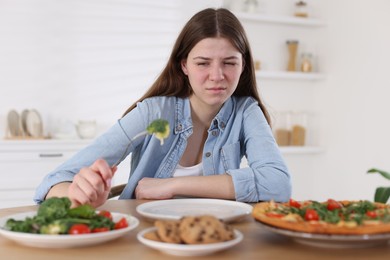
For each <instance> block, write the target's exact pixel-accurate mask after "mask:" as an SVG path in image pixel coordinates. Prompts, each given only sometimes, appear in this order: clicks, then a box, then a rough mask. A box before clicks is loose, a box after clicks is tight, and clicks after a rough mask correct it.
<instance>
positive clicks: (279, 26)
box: [234, 12, 326, 154]
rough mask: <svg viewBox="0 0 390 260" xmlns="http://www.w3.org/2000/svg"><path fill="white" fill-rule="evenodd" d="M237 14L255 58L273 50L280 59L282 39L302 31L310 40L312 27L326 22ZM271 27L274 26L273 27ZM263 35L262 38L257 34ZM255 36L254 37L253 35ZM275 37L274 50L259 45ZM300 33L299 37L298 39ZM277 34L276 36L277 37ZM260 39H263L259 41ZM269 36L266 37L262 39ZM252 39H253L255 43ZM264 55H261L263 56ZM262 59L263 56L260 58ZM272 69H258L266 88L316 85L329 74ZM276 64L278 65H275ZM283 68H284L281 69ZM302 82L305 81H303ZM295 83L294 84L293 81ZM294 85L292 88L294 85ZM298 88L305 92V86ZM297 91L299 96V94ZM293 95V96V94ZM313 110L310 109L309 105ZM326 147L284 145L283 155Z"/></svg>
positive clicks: (310, 19) (270, 15)
mask: <svg viewBox="0 0 390 260" xmlns="http://www.w3.org/2000/svg"><path fill="white" fill-rule="evenodd" d="M234 13H235V15H236V16H237V17H238V18H239V19H240V21H241V22H242V23H243V25H244V27H245V29H246V31H247V33H248V36H250V38H249V39H250V40H251V46H252V49H253V53H254V58H255V59H256V55H255V53H258V54H260V53H262V54H265V53H266V52H268V53H269V52H274V54H275V55H271V56H269V57H268V58H269V59H270V60H272V61H273V60H279V61H280V60H281V59H280V57H278V56H277V55H276V53H278V54H279V55H280V53H281V50H280V48H281V47H282V45H283V44H284V43H281V42H280V41H286V40H287V39H288V38H291V37H292V35H294V30H299V33H298V35H299V36H303V37H304V39H307V37H308V36H310V34H311V33H312V32H313V31H312V30H317V29H321V28H322V27H324V26H326V23H325V21H323V20H321V19H315V18H310V17H305V18H302V17H295V16H292V15H291V16H286V15H277V14H262V13H245V12H234ZM270 26H272V29H270ZM258 35H261V37H258ZM251 36H252V37H251ZM272 36H275V37H276V38H277V39H276V40H275V39H273V40H274V41H276V42H278V43H277V44H274V45H273V46H271V47H273V48H272V49H271V48H267V50H266V51H264V50H260V51H259V49H260V48H263V49H264V48H266V47H265V46H266V45H262V44H263V43H264V41H268V40H271V38H273V37H272ZM299 36H298V39H299ZM275 37H274V38H275ZM259 38H260V40H259ZM263 39H266V40H263ZM252 41H253V42H252ZM299 41H300V40H299ZM260 56H261V55H260ZM260 60H261V59H260ZM271 67H273V68H271V69H269V68H266V69H262V68H261V69H260V70H257V71H256V79H257V80H259V81H261V84H259V85H261V86H263V88H266V87H267V83H268V82H270V81H283V83H282V84H284V85H289V84H290V83H291V85H294V86H296V85H302V84H310V85H312V86H314V85H315V84H316V83H317V82H319V81H323V80H325V79H326V75H325V74H323V73H320V72H318V71H316V70H314V71H312V72H300V71H286V70H285V69H284V66H281V65H280V64H279V66H271ZM275 67H276V68H275ZM281 67H283V69H280V68H281ZM300 82H303V83H302V84H301V83H300ZM293 83H295V84H293ZM294 86H293V87H294ZM299 91H303V90H302V89H301V90H299ZM299 91H297V95H299ZM291 98H294V97H293V96H292V97H291ZM309 111H310V108H309ZM324 150H325V149H324V148H322V147H317V146H307V144H305V146H281V151H282V153H283V154H317V153H321V152H323V151H324Z"/></svg>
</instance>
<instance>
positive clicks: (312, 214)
mask: <svg viewBox="0 0 390 260" xmlns="http://www.w3.org/2000/svg"><path fill="white" fill-rule="evenodd" d="M319 219H320V217H319V216H318V213H317V211H316V210H315V209H307V210H306V212H305V220H308V221H310V220H319Z"/></svg>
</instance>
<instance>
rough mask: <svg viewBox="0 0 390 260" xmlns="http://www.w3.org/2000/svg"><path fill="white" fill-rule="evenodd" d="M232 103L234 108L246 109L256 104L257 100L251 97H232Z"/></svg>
mask: <svg viewBox="0 0 390 260" xmlns="http://www.w3.org/2000/svg"><path fill="white" fill-rule="evenodd" d="M232 101H233V103H234V104H235V106H236V107H247V106H250V105H257V104H258V102H257V100H256V99H254V98H253V97H251V96H232Z"/></svg>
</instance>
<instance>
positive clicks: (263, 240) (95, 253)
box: [0, 200, 390, 260]
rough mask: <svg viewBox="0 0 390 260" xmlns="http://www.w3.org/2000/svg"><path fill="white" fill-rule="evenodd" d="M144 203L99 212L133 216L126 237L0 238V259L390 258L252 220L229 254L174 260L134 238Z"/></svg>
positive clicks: (383, 250) (242, 225)
mask: <svg viewBox="0 0 390 260" xmlns="http://www.w3.org/2000/svg"><path fill="white" fill-rule="evenodd" d="M144 202H146V201H145V200H110V201H107V202H106V204H104V205H103V206H102V207H100V208H99V209H106V210H110V211H113V212H121V213H127V214H132V215H133V216H135V217H137V218H138V219H139V220H140V225H139V226H138V227H137V228H136V229H135V230H133V231H131V232H130V233H128V234H127V235H125V236H123V237H121V238H119V239H116V240H113V241H110V242H107V243H104V244H99V245H95V246H90V247H81V248H71V249H42V248H33V247H27V246H22V245H19V244H17V243H15V242H12V241H10V240H8V239H5V238H3V237H0V258H1V259H32V260H35V259H36V260H44V259H50V260H60V259H94V260H96V259H110V260H112V259H137V260H138V259H139V260H143V259H159V260H165V259H169V260H170V259H224V260H226V259H242V260H246V259H266V260H273V259H283V260H284V259H287V260H295V259H296V260H298V259H299V260H305V259H310V260H313V259H314V260H321V259H332V260H333V259H343V260H348V259H353V260H358V259H364V260H366V259H370V260H374V259H383V260H385V259H386V260H388V259H389V258H390V245H389V244H387V245H382V246H378V247H370V248H358V249H329V248H318V247H312V246H307V245H303V244H299V243H297V242H295V241H293V240H291V239H290V238H287V237H284V236H281V235H278V234H274V233H272V232H270V231H268V230H266V229H264V228H263V227H262V226H261V225H260V224H259V223H257V222H256V221H254V220H253V219H252V218H251V217H249V216H248V217H246V218H245V219H243V220H242V221H240V222H238V223H233V224H232V225H233V226H234V227H235V228H237V229H238V230H240V231H241V232H242V233H243V234H244V240H243V241H242V242H241V243H240V244H238V245H236V246H235V247H232V248H230V249H228V250H225V251H221V252H217V253H216V254H213V255H209V256H202V257H176V256H172V255H167V254H164V253H161V252H160V251H157V250H154V249H150V248H148V247H146V246H145V245H143V244H141V243H140V242H139V241H138V240H137V238H136V235H137V233H138V232H139V231H141V230H143V229H144V228H147V227H150V226H152V225H153V223H152V222H150V221H148V220H146V219H144V218H143V217H141V216H140V215H139V214H137V212H136V211H135V208H136V206H137V205H139V204H142V203H144ZM36 208H37V206H26V207H16V208H7V209H0V217H4V216H7V215H12V214H16V213H20V212H26V211H32V210H35V209H36Z"/></svg>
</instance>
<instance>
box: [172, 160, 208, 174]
mask: <svg viewBox="0 0 390 260" xmlns="http://www.w3.org/2000/svg"><path fill="white" fill-rule="evenodd" d="M202 175H203V164H202V163H199V164H197V165H194V166H190V167H183V166H181V165H180V164H178V165H177V167H176V170H175V171H174V172H173V177H184V176H202Z"/></svg>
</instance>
